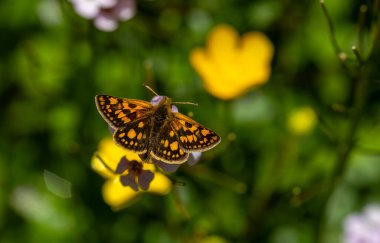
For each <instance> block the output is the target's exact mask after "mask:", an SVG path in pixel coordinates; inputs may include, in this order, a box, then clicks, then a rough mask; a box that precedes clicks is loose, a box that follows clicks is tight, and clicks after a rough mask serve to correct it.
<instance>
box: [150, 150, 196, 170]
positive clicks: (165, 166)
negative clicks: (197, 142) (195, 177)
mask: <svg viewBox="0 0 380 243" xmlns="http://www.w3.org/2000/svg"><path fill="white" fill-rule="evenodd" d="M201 156H202V153H201V152H193V153H190V155H189V159H188V160H187V161H186V162H185V163H187V164H188V165H190V166H192V165H195V164H196V163H198V161H199V160H200V159H201ZM152 162H153V164H155V165H157V166H158V167H160V168H161V169H162V170H163V171H165V172H169V173H170V172H176V171H177V169H178V168H179V167H180V166H181V164H168V163H165V162H162V161H160V160H157V159H152Z"/></svg>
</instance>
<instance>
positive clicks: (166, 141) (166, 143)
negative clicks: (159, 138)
mask: <svg viewBox="0 0 380 243" xmlns="http://www.w3.org/2000/svg"><path fill="white" fill-rule="evenodd" d="M164 146H165V148H167V147H168V146H169V141H168V140H165V144H164Z"/></svg>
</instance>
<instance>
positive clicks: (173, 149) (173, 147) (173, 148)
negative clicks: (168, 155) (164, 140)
mask: <svg viewBox="0 0 380 243" xmlns="http://www.w3.org/2000/svg"><path fill="white" fill-rule="evenodd" d="M170 149H171V150H172V151H175V150H177V149H178V142H177V141H174V142H172V143H171V144H170Z"/></svg>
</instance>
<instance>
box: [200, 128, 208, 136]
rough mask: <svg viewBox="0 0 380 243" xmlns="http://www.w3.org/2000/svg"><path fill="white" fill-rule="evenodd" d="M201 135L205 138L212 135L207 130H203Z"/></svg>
mask: <svg viewBox="0 0 380 243" xmlns="http://www.w3.org/2000/svg"><path fill="white" fill-rule="evenodd" d="M201 133H202V135H203V136H207V135H209V134H210V131H209V130H207V129H203V130H202V131H201Z"/></svg>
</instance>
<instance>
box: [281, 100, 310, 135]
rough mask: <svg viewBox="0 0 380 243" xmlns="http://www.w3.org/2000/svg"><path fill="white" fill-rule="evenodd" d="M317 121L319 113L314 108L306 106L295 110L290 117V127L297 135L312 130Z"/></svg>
mask: <svg viewBox="0 0 380 243" xmlns="http://www.w3.org/2000/svg"><path fill="white" fill-rule="evenodd" d="M316 123H317V115H316V114H315V112H314V110H313V108H311V107H309V106H306V107H301V108H298V109H296V110H294V111H293V112H292V113H291V114H290V116H289V118H288V129H289V130H290V131H291V132H292V133H294V134H296V135H304V134H307V133H308V132H310V131H311V130H312V129H313V128H314V127H315V124H316Z"/></svg>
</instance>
